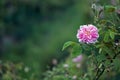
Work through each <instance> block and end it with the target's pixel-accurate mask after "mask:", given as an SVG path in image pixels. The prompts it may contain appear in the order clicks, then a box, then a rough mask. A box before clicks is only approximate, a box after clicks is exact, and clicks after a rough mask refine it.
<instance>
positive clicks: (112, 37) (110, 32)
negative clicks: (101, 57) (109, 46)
mask: <svg viewBox="0 0 120 80" xmlns="http://www.w3.org/2000/svg"><path fill="white" fill-rule="evenodd" d="M109 34H110V37H111V39H114V38H115V32H113V31H111V30H109Z"/></svg>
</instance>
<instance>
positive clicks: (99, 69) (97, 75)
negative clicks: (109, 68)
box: [94, 52, 120, 80]
mask: <svg viewBox="0 0 120 80" xmlns="http://www.w3.org/2000/svg"><path fill="white" fill-rule="evenodd" d="M119 54H120V52H118V53H117V54H115V55H114V56H113V58H112V59H115V58H116V57H117V56H118V55H119ZM105 69H106V68H105V66H104V64H102V63H100V65H99V67H98V70H97V73H96V76H95V78H94V80H99V78H100V77H101V76H102V74H103V73H104V71H105Z"/></svg>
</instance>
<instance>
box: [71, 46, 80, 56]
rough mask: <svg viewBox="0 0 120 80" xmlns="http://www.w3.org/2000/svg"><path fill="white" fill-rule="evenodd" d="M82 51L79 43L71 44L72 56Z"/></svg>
mask: <svg viewBox="0 0 120 80" xmlns="http://www.w3.org/2000/svg"><path fill="white" fill-rule="evenodd" d="M81 53H82V48H81V46H80V45H79V44H76V45H74V46H73V49H72V57H76V56H78V55H80V54H81Z"/></svg>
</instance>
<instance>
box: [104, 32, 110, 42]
mask: <svg viewBox="0 0 120 80" xmlns="http://www.w3.org/2000/svg"><path fill="white" fill-rule="evenodd" d="M103 40H104V41H105V42H108V41H109V33H108V32H105V35H104V39H103Z"/></svg>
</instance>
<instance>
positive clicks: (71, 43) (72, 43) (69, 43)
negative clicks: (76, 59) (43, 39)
mask: <svg viewBox="0 0 120 80" xmlns="http://www.w3.org/2000/svg"><path fill="white" fill-rule="evenodd" d="M75 44H76V43H75V42H73V41H68V42H66V43H65V44H64V45H63V48H62V51H63V50H65V49H66V48H67V47H69V46H73V45H75Z"/></svg>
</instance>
